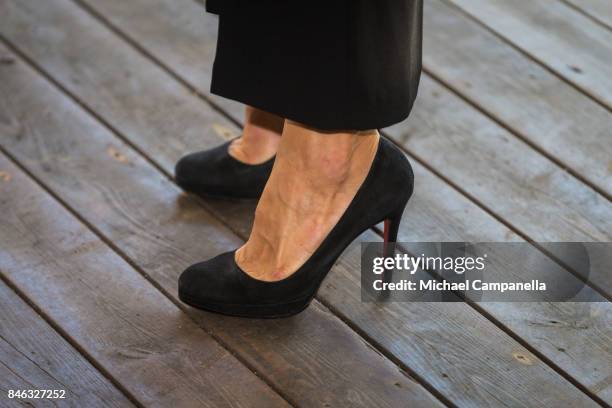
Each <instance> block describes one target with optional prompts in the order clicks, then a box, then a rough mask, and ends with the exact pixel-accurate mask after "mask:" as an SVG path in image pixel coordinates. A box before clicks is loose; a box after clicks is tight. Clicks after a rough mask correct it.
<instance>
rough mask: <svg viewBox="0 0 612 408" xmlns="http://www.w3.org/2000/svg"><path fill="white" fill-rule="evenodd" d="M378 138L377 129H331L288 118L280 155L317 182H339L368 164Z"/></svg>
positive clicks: (334, 183) (280, 158) (357, 172)
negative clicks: (329, 130)
mask: <svg viewBox="0 0 612 408" xmlns="http://www.w3.org/2000/svg"><path fill="white" fill-rule="evenodd" d="M378 139H379V134H378V131H376V130H368V131H342V132H337V133H332V132H327V131H318V130H314V129H309V128H306V127H304V126H303V125H300V124H297V123H295V122H290V121H287V123H286V125H285V131H284V132H283V141H282V143H281V145H280V146H279V152H278V156H277V157H278V158H279V160H281V161H285V162H287V163H289V165H290V166H291V167H293V168H294V171H296V172H299V173H300V174H304V175H307V176H308V175H309V176H310V178H312V179H313V180H314V181H315V182H316V184H317V185H325V184H328V185H329V184H331V185H339V184H342V183H344V182H345V181H346V180H347V179H349V178H350V177H351V176H352V175H355V174H359V173H360V171H359V169H360V168H361V167H364V166H367V163H366V162H367V161H368V159H369V158H373V156H374V154H375V151H376V148H377V146H378Z"/></svg>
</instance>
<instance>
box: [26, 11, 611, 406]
mask: <svg viewBox="0 0 612 408" xmlns="http://www.w3.org/2000/svg"><path fill="white" fill-rule="evenodd" d="M105 4H108V3H105ZM181 6H182V5H179V6H177V8H179V9H180V8H181ZM147 9H158V8H157V7H147ZM187 10H189V9H188V8H187ZM142 12H143V13H144V12H145V10H144V9H143V10H142ZM135 14H137V13H135ZM172 21H174V19H173V20H172ZM178 21H181V26H184V25H185V19H184V18H182V19H179V20H178ZM151 22H152V23H153V24H156V21H155V19H153V20H151ZM38 24H41V21H38ZM64 25H65V23H64ZM87 25H88V27H92V26H93V24H91V23H88V24H87ZM164 26H168V24H167V22H166V24H165V25H157V27H158V28H159V29H161V28H163V27H164ZM173 29H174V27H173ZM90 31H91V29H90ZM166 37H170V38H173V37H175V35H174V33H173V32H172V31H170V32H167V33H166ZM95 42H96V43H97V44H103V43H105V42H107V41H105V40H103V39H102V38H96V40H95ZM112 45H113V46H112V47H110V46H109V49H110V50H113V52H120V51H121V47H120V46H118V45H116V44H114V43H113V44H112ZM194 46H197V44H194ZM28 47H36V46H35V45H34V46H30V45H29V46H28ZM76 48H77V49H78V46H77V47H76ZM73 49H75V46H73V47H69V48H68V47H67V48H66V49H63V48H62V47H61V45H60V44H53V45H50V44H48V43H47V44H44V46H43V45H42V44H41V46H40V51H38V50H37V51H36V52H37V53H36V57H37V59H40V60H45V61H47V60H52V58H48V57H46V56H45V53H46V52H49V53H51V54H53V55H60V54H62V55H64V59H65V60H69V61H71V64H75V66H77V67H81V68H80V70H81V71H88V72H91V70H92V69H94V68H95V67H96V66H100V62H101V61H102V60H107V61H108V60H112V59H114V58H117V57H115V56H113V55H114V54H111V53H110V51H109V50H104V52H103V48H101V47H99V48H98V53H99V56H98V58H100V60H99V61H98V62H97V61H96V59H95V56H89V57H88V60H87V61H88V62H87V64H89V65H86V62H84V61H81V60H80V58H79V56H78V55H75V54H72V53H71V50H73ZM45 50H46V51H45ZM195 54H197V53H194V55H195ZM120 55H121V60H123V61H127V57H126V56H125V54H123V53H122V54H120ZM53 58H55V57H53ZM177 58H179V59H180V58H183V59H186V57H184V56H183V57H181V56H180V55H179V56H178V57H177ZM134 61H138V59H137V58H136V57H134ZM81 64H83V65H81ZM134 64H135V63H134ZM131 65H132V64H128V63H124V65H123V66H124V67H128V68H129V67H130V66H131ZM49 67H50V69H51V70H52V72H53V75H54V76H57V77H59V78H79V81H78V82H79V88H78V91H79V96H81V97H83V95H85V96H86V97H83V98H84V99H86V100H87V103H88V104H92V106H96V109H97V110H98V111H100V112H104V114H105V117H107V118H112V119H113V120H111V121H112V122H113V123H114V124H115V125H116V126H117V127H118V128H121V129H123V128H129V127H130V126H134V124H133V123H122V120H123V119H121V120H119V119H120V118H122V116H121V115H122V113H121V111H122V110H123V111H125V110H126V109H127V110H129V109H134V106H131V107H129V106H128V105H126V106H124V107H123V109H121V108H120V107H117V108H116V109H117V112H115V111H114V109H113V108H112V107H113V104H111V103H105V102H106V101H102V102H101V101H100V98H95V97H94V96H95V94H94V91H93V90H94V89H95V86H94V87H87V86H85V85H84V84H86V83H88V82H89V81H91V80H90V79H89V78H83V77H82V76H79V75H78V71H79V70H75V69H73V68H71V66H67V65H65V64H59V63H58V64H57V65H54V64H51V63H50V64H49ZM142 72H143V71H142V70H141V75H139V76H138V79H140V80H142V81H143V84H156V83H159V82H164V81H167V79H166V80H164V79H161V78H158V77H154V76H150V75H149V73H148V72H147V74H146V75H143V74H142ZM97 73H98V75H97V76H96V80H100V81H103V82H104V83H107V84H112V83H118V82H117V79H118V78H115V77H113V73H112V72H108V73H107V72H106V71H97ZM134 80H136V79H134ZM62 82H63V83H64V84H66V86H70V89H71V90H74V89H77V88H75V87H72V86H71V85H70V81H69V80H66V81H64V80H62ZM119 85H120V86H123V85H122V84H120V83H119ZM135 87H137V88H143V87H144V85H138V86H135ZM107 89H108V91H109V93H114V92H116V91H115V90H113V89H112V88H107ZM148 90H149V91H151V93H150V94H149V95H148V96H149V98H147V99H148V100H149V99H150V97H151V95H152V93H153V91H154V90H155V87H154V86H151V87H149V89H148ZM89 95H91V97H90V96H89ZM160 95H161V93H160ZM160 95H158V96H156V98H157V100H160V99H159V98H161V96H160ZM102 97H104V95H103V96H102ZM166 97H167V96H166ZM109 99H110V97H109ZM140 103H142V102H140ZM147 103H148V102H147ZM137 106H138V109H137V110H138V111H140V107H141V106H143V105H140V104H139V105H137ZM166 106H172V105H171V104H166ZM189 106H190V105H189V104H187V103H183V104H180V108H181V110H191V109H190V107H189ZM201 106H202V105H200V109H201ZM166 113H167V114H170V113H171V114H170V116H174V115H175V113H176V114H179V112H174V111H172V109H171V108H169V109H168V110H166ZM118 118H119V119H118ZM115 119H116V120H115ZM152 120H155V118H152ZM180 126H181V127H183V128H187V129H189V128H190V127H191V126H194V127H197V128H203V127H204V125H203V124H198V123H196V124H190V123H180ZM132 129H134V128H132ZM177 129H178V128H177ZM230 132H231V130H230ZM174 134H175V135H176V136H175V138H176V140H175V143H183V144H184V149H185V151H189V150H193V149H194V148H195V147H196V146H198V144H197V143H201V142H198V141H195V143H194V142H190V141H188V140H185V138H183V137H182V136H181V134H180V133H178V132H174ZM138 135H146V139H144V138H143V136H141V137H139V136H138ZM160 136H163V135H160V134H159V132H157V131H156V130H155V127H154V126H150V127H148V128H142V129H137V130H136V131H133V132H132V133H130V138H131V139H132V140H133V141H135V142H136V144H138V145H139V146H141V147H142V149H143V150H145V151H147V153H148V154H151V156H152V157H153V158H154V159H155V160H156V161H157V162H159V163H163V164H162V167H163V168H166V169H167V171H169V170H170V169H171V166H172V165H173V163H174V161H175V160H176V158H177V157H176V156H174V157H172V156H171V155H172V154H173V152H168V151H167V150H164V149H163V148H162V147H163V146H164V145H165V144H167V138H164V137H160ZM190 143H192V145H191V146H190V145H189V144H190ZM415 170H416V172H417V176H418V177H419V179H420V180H426V182H425V183H418V184H417V188H418V190H419V191H418V194H416V196H415V199H414V200H413V201H412V202H411V208H410V209H409V212H408V214H409V215H407V217H408V218H407V219H410V220H412V219H413V218H414V221H412V222H411V224H410V226H411V228H414V229H415V230H416V231H419V232H421V233H423V234H427V235H428V236H430V237H436V236H438V237H442V236H443V235H444V234H447V235H449V236H453V237H455V238H456V237H457V236H461V237H463V239H465V237H466V236H470V237H472V238H477V239H483V238H484V237H487V238H486V239H490V240H508V239H516V236H514V235H513V234H512V233H511V232H510V231H508V230H507V229H505V228H504V227H503V226H502V225H501V224H499V223H497V222H496V221H495V220H494V219H492V218H491V217H488V216H487V215H486V214H484V213H483V212H482V211H480V210H479V209H478V208H477V207H475V206H474V205H473V204H470V203H469V202H467V201H466V200H465V198H463V197H462V196H460V195H458V194H457V193H456V192H455V191H453V190H452V189H450V188H448V186H447V185H445V184H444V183H443V182H441V181H440V180H439V179H437V178H435V177H433V176H432V175H431V173H428V172H427V171H426V170H424V169H423V168H422V167H421V166H418V165H417V166H415ZM226 207H227V204H226V203H223V206H220V207H219V208H215V210H216V212H217V214H219V215H221V216H222V217H223V218H224V220H225V221H226V222H227V223H228V224H231V225H232V227H233V228H235V229H237V230H247V231H248V225H249V223H248V220H247V219H246V218H247V217H246V216H245V212H244V211H242V212H241V211H236V208H234V209H232V210H230V211H229V212H224V210H227V208H226ZM243 210H246V209H243ZM415 215H416V216H415ZM421 215H422V216H421ZM427 235H421V238H424V239H426V238H425V237H426V236H427ZM243 236H245V234H243ZM434 239H435V238H434ZM441 239H442V238H441ZM460 239H461V238H460ZM187 246H189V244H187ZM337 274H338V273H337V272H335V273H332V276H330V278H329V280H330V282H332V284H333V282H334V281H335V280H334V279H335V276H336V275H337ZM357 290H358V289H357ZM356 293H357V295H358V292H356ZM328 304H330V306H332V307H334V309H335V310H336V311H339V312H341V313H344V314H347V315H350V314H353V313H359V312H353V311H352V310H355V311H363V310H364V309H362V308H361V305H360V304H359V303H354V302H350V303H344V302H343V301H342V300H340V301H338V300H334V299H333V298H332V299H330V302H329V303H328ZM454 307H456V308H457V310H458V311H459V312H458V313H465V314H466V317H465V319H466V320H467V321H470V324H469V326H470V327H479V328H480V337H481V338H483V339H485V340H484V342H483V341H475V339H474V338H470V339H466V338H465V328H461V327H459V326H455V325H448V324H447V322H445V321H440V322H437V323H432V324H433V325H439V327H438V332H435V331H429V332H427V333H426V335H427V336H435V337H436V338H443V339H445V340H444V341H448V342H452V344H453V345H455V344H456V345H457V347H463V346H462V345H463V344H474V345H476V346H479V347H476V348H475V349H474V350H476V349H480V350H488V351H489V350H491V352H488V353H482V357H478V359H481V358H482V359H484V361H483V362H482V363H484V362H486V363H487V364H491V367H495V366H496V364H498V363H499V364H501V365H504V364H505V362H506V361H507V359H508V356H509V355H510V354H511V351H510V350H508V349H506V347H509V345H511V346H512V347H511V349H516V348H519V349H521V347H520V346H519V345H518V344H517V343H515V342H510V343H508V340H507V338H506V340H505V341H502V342H499V341H497V339H499V338H500V336H501V337H502V338H505V335H503V334H500V332H499V330H498V329H497V328H496V327H494V326H493V325H492V324H490V323H489V322H487V321H486V320H485V319H484V318H482V317H481V316H479V315H478V314H477V313H475V312H474V311H473V310H472V309H470V308H469V307H466V306H465V305H461V306H454ZM401 310H403V311H404V314H406V315H407V317H406V318H405V319H406V320H405V321H406V322H409V323H410V324H411V325H414V326H418V325H419V323H420V321H421V320H422V319H421V318H420V317H419V316H417V315H414V314H411V313H410V311H409V307H408V306H405V305H404V306H402V309H401ZM438 313H439V314H443V313H442V312H441V311H438ZM397 315H398V313H397V312H395V313H394V314H390V320H385V321H386V322H387V323H386V324H387V325H390V326H392V325H393V319H394V318H395V316H397ZM360 323H361V327H360V329H361V330H364V331H366V332H367V333H368V335H369V336H370V337H371V338H373V339H378V338H379V337H380V338H382V339H383V342H384V345H385V347H386V349H387V350H392V352H393V353H396V352H398V347H400V346H399V345H402V344H413V341H414V338H412V337H410V336H409V335H407V334H404V333H403V332H402V331H398V332H393V333H390V334H386V333H378V330H385V326H377V325H376V324H373V323H372V322H369V321H368V320H363V319H362V321H361V322H360ZM271 324H272V323H271ZM398 324H399V323H398ZM445 327H450V328H451V329H452V330H451V332H449V333H448V334H447V335H444V336H440V335H439V332H445V329H444V328H445ZM250 336H251V335H250ZM489 339H494V340H493V341H492V342H490V343H489V342H488V341H489ZM544 339H545V340H542V341H549V339H548V338H546V336H545V335H544ZM553 340H554V339H553ZM430 341H433V339H432V340H430ZM453 345H451V346H449V347H451V348H452V347H453ZM500 345H501V347H502V348H499V347H500ZM414 347H419V350H418V352H419V353H422V354H423V355H424V356H427V358H429V359H430V360H432V361H434V362H435V363H434V364H437V365H438V367H445V369H447V370H450V371H453V372H454V373H456V374H455V375H453V376H447V377H444V376H442V377H441V378H440V374H439V372H432V371H431V370H430V368H431V366H430V365H426V364H423V365H419V366H417V367H414V369H415V370H416V371H417V372H418V374H419V375H420V376H422V377H424V378H426V379H427V381H430V382H431V383H439V382H442V383H444V384H445V387H444V388H445V392H447V393H448V394H447V395H448V397H449V398H451V399H453V400H461V401H464V402H466V404H469V401H471V403H472V404H477V403H480V404H481V405H482V404H484V403H487V402H491V403H492V402H493V401H494V402H495V403H497V398H496V397H494V396H488V397H487V396H486V395H487V394H486V393H484V392H483V393H474V394H473V395H471V394H470V395H466V394H465V392H464V391H465V387H466V386H467V385H466V384H470V386H472V387H480V386H481V385H482V384H478V382H477V381H475V378H477V375H476V373H474V372H472V371H471V370H466V371H465V372H464V371H462V370H459V369H457V368H456V366H455V364H457V363H459V364H460V362H458V361H457V362H453V363H449V362H447V361H446V360H444V359H440V354H439V351H438V350H437V349H432V348H430V347H428V346H427V344H421V343H420V342H417V344H416V345H415V346H414ZM402 349H403V348H402ZM413 352H414V351H413V350H412V348H410V349H406V350H405V354H401V357H402V361H405V362H410V364H408V365H410V366H412V358H411V353H413ZM557 352H558V351H557ZM594 360H595V359H594ZM540 364H541V363H540ZM591 364H592V363H591V362H590V361H589V362H588V364H586V365H587V366H588V367H592V365H591ZM593 364H595V365H599V366H601V359H600V358H597V359H596V360H595V361H593ZM541 365H542V364H541ZM473 368H474V369H477V366H474V367H473ZM539 370H541V371H539V372H535V373H533V374H531V376H526V373H524V372H516V371H514V370H510V372H509V374H504V373H503V372H500V373H499V375H500V381H499V383H500V384H502V387H506V386H507V387H508V388H505V389H506V390H507V391H506V392H510V391H511V390H513V389H515V388H516V384H517V383H519V384H526V385H525V387H526V388H525V392H521V395H523V396H522V397H520V398H525V399H526V400H525V401H527V400H528V399H529V398H530V392H528V391H529V387H531V386H532V385H534V384H541V386H538V387H537V388H541V389H547V390H551V395H554V397H553V399H555V398H561V397H560V396H562V397H565V396H564V394H563V393H564V392H568V391H569V392H570V393H573V392H574V391H572V390H571V386H569V385H567V384H565V385H563V386H562V387H560V389H558V388H557V387H555V386H553V387H550V386H549V384H548V382H549V381H551V382H553V383H556V384H559V383H557V381H558V378H556V377H555V376H554V375H553V374H551V373H550V372H549V371H547V369H545V368H539ZM585 370H586V369H585ZM533 371H535V370H533ZM529 372H530V373H531V372H532V371H529ZM505 375H509V376H510V377H511V378H510V379H504V376H505ZM514 376H517V378H514ZM549 377H551V378H549ZM532 390H533V388H532ZM466 398H467V399H468V400H469V401H466V400H465V399H466ZM568 399H569V400H571V397H569V398H568Z"/></svg>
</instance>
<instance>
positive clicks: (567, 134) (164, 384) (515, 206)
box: [0, 0, 612, 408]
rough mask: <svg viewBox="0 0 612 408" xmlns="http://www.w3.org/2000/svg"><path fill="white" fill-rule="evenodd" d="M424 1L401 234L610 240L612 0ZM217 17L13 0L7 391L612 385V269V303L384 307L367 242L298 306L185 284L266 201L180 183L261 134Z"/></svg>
mask: <svg viewBox="0 0 612 408" xmlns="http://www.w3.org/2000/svg"><path fill="white" fill-rule="evenodd" d="M425 3H426V7H425V40H424V74H423V77H422V82H421V88H420V91H419V97H418V99H417V103H416V106H415V108H414V111H413V113H412V115H411V117H410V118H409V119H408V120H407V121H405V122H403V123H401V124H398V125H396V126H394V127H392V128H389V129H385V134H386V135H387V136H388V137H390V138H392V139H393V140H395V141H396V142H397V143H399V144H400V145H401V146H402V147H403V149H404V151H405V152H406V154H407V155H408V156H409V158H410V160H411V161H412V163H413V166H414V169H415V173H416V178H417V185H416V192H415V196H414V198H413V199H412V200H411V203H410V205H409V208H408V210H407V211H406V213H405V220H404V222H403V224H402V230H401V231H400V237H401V240H404V241H413V240H414V241H445V240H448V241H453V240H476V241H525V240H528V241H612V204H611V197H612V113H611V112H612V2H609V1H607V0H584V1H583V0H580V1H579V0H539V1H527V0H524V1H523V0H521V1H506V0H425ZM216 24H217V21H216V18H215V17H214V16H211V15H208V14H206V13H205V11H204V8H203V6H202V4H201V3H198V2H197V1H194V0H130V1H126V0H1V1H0V32H1V35H2V37H1V39H0V95H1V97H0V214H1V215H0V277H1V278H2V279H1V280H0V310H1V312H0V313H1V315H0V392H2V395H0V406H2V407H4V406H13V405H14V406H21V405H22V404H24V405H25V401H17V400H14V399H13V400H9V399H8V398H7V392H8V390H10V389H64V390H66V394H67V395H66V397H67V398H66V399H64V400H58V401H54V402H56V403H57V405H59V406H74V407H97V406H160V407H196V406H204V407H277V406H279V407H281V406H283V407H284V406H295V407H345V406H346V407H358V406H363V407H393V408H395V407H411V408H412V407H436V406H450V407H485V406H487V407H488V406H492V407H500V406H504V407H536V406H537V407H554V408H557V407H580V408H582V407H595V406H607V407H609V406H611V405H612V350H611V346H612V307H611V304H610V302H609V300H610V299H612V289H611V288H612V273H606V274H602V275H598V276H592V277H591V282H590V284H589V285H590V286H591V288H592V289H593V290H594V291H596V292H597V293H598V296H599V297H600V298H601V302H599V303H591V304H580V303H476V302H473V301H471V300H470V299H467V300H466V301H465V302H457V303H388V304H381V305H377V304H373V303H362V302H361V299H360V287H359V285H360V277H359V259H360V247H359V242H355V243H354V244H353V245H352V246H351V247H350V248H349V249H348V250H347V251H346V252H345V254H344V255H343V256H342V258H341V260H340V261H339V262H338V263H337V265H336V266H335V267H334V270H333V271H332V272H331V273H330V276H329V277H328V278H327V280H326V281H325V283H324V285H323V286H322V287H321V290H320V292H319V294H318V296H317V299H316V301H314V302H313V304H312V305H311V306H310V308H308V309H307V310H306V311H305V312H303V313H301V314H300V315H298V316H296V317H293V318H290V319H283V320H265V321H261V320H247V319H238V318H227V317H220V316H217V315H214V314H209V313H205V312H200V311H197V310H194V309H191V308H189V307H186V306H184V305H183V304H182V303H180V302H179V301H178V298H177V288H176V281H177V276H178V274H179V273H180V271H182V270H183V269H184V268H185V267H186V266H187V265H189V264H191V263H193V262H196V261H200V260H203V259H205V258H208V257H211V256H214V255H216V254H218V253H220V252H223V251H227V250H231V249H233V248H235V247H236V246H238V245H240V244H241V242H243V240H244V239H245V238H246V237H247V236H248V232H249V228H250V224H251V221H252V213H253V205H251V204H243V203H228V202H220V201H203V200H199V199H196V198H194V197H192V196H186V195H184V194H182V193H181V191H180V189H179V188H178V187H177V186H176V185H175V184H174V183H173V181H172V170H173V166H174V163H175V162H176V161H177V159H178V158H179V157H181V156H182V155H183V154H185V153H187V152H191V151H195V150H201V149H204V148H208V147H212V146H215V145H217V144H219V143H221V142H222V141H223V140H224V139H227V138H231V137H234V136H235V135H237V134H238V132H239V131H240V121H241V119H242V107H241V106H240V105H238V104H236V103H234V102H231V101H228V100H224V99H221V98H218V97H216V96H214V95H211V94H209V92H208V89H209V84H210V77H211V63H212V60H213V58H214V52H215V36H216ZM361 240H365V241H377V240H380V237H379V235H378V234H377V231H374V230H372V231H368V232H367V233H365V234H364V235H363V236H362V237H361ZM565 279H576V277H574V276H573V275H572V274H571V273H570V272H569V271H568V272H567V277H566V278H565ZM27 402H28V403H30V404H32V405H34V406H47V404H49V403H50V402H49V401H48V400H47V401H43V400H28V401H27Z"/></svg>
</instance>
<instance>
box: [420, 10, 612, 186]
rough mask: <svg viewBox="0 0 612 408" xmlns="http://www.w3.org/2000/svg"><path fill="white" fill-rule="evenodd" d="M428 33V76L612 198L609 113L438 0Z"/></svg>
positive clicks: (429, 17) (427, 15)
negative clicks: (452, 90)
mask: <svg viewBox="0 0 612 408" xmlns="http://www.w3.org/2000/svg"><path fill="white" fill-rule="evenodd" d="M424 27H425V34H424V47H423V51H424V54H423V60H424V66H425V68H426V70H427V71H428V72H430V73H432V74H433V75H435V77H436V78H439V79H440V80H442V81H443V82H444V83H445V84H448V85H449V86H451V87H452V88H453V89H454V90H456V91H457V92H459V93H460V94H461V95H462V96H463V97H465V98H467V99H468V100H469V101H470V102H472V103H474V104H475V105H477V106H478V107H479V108H480V109H482V110H483V111H485V112H487V113H488V114H489V115H491V116H492V117H494V118H495V119H496V120H499V121H500V122H501V123H503V124H504V126H506V127H508V128H509V129H512V131H513V132H515V133H516V134H519V135H521V136H522V137H524V138H525V139H526V140H528V141H529V142H530V143H532V144H534V145H535V146H537V147H538V148H539V149H541V150H543V151H545V152H546V153H547V154H549V155H550V156H552V157H554V158H555V159H556V160H557V161H558V162H560V163H561V164H562V165H563V166H567V167H568V168H569V169H571V170H573V171H574V173H578V174H579V175H580V176H582V177H583V178H584V179H585V180H586V181H587V182H589V183H591V184H592V185H594V186H595V187H596V188H598V189H600V191H602V192H604V194H607V195H608V198H609V197H610V195H611V194H612V143H610V138H611V136H610V129H611V128H612V115H610V112H608V111H607V110H606V109H605V108H603V107H602V106H601V105H599V104H597V103H596V102H594V101H593V100H592V99H590V98H589V97H587V96H585V95H584V94H583V93H581V92H579V91H577V90H576V89H575V88H574V87H572V86H570V85H568V84H567V83H566V82H564V81H562V80H560V79H559V78H558V77H557V76H555V75H553V74H552V73H550V72H549V71H548V70H546V69H544V68H542V67H541V66H540V65H539V64H536V63H534V62H533V61H531V60H530V59H529V58H526V57H525V56H524V55H522V54H521V53H520V52H518V51H517V50H516V49H514V48H513V47H511V46H510V45H508V44H506V43H505V42H504V41H502V40H500V39H499V38H498V37H496V36H495V35H493V34H491V33H490V32H488V31H487V30H485V29H483V28H482V27H481V26H480V25H478V24H477V23H476V22H474V21H472V20H470V19H469V18H468V17H466V16H465V15H464V14H463V13H462V12H460V11H459V10H456V8H455V7H453V6H449V5H447V4H446V3H445V2H443V1H441V0H429V1H426V2H425V12H424ZM493 68H494V69H493ZM517 73H520V77H518V78H517Z"/></svg>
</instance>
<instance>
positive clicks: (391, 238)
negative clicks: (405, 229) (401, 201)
mask: <svg viewBox="0 0 612 408" xmlns="http://www.w3.org/2000/svg"><path fill="white" fill-rule="evenodd" d="M403 213H404V206H402V207H401V210H400V211H398V212H396V213H394V214H391V215H389V216H388V217H387V218H385V223H384V225H385V227H384V231H383V239H384V243H383V252H384V256H392V255H394V254H389V252H391V251H390V247H391V245H389V244H390V243H396V242H397V233H398V231H399V227H400V223H401V222H402V214H403ZM393 249H394V250H393V251H392V252H395V248H393Z"/></svg>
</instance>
